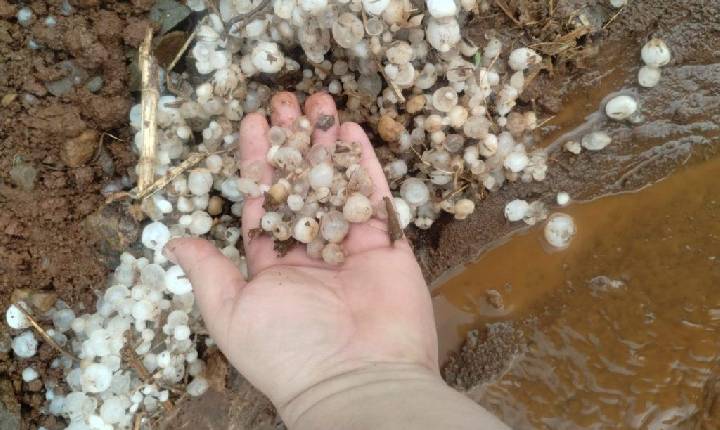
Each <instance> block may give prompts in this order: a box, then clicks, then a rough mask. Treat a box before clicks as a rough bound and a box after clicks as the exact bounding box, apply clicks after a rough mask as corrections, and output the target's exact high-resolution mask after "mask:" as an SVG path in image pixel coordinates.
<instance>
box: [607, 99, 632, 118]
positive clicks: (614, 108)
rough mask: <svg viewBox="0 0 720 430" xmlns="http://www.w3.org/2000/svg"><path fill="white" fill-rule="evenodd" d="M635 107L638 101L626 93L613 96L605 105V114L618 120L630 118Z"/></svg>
mask: <svg viewBox="0 0 720 430" xmlns="http://www.w3.org/2000/svg"><path fill="white" fill-rule="evenodd" d="M637 109H638V103H637V101H636V100H635V98H634V97H631V96H627V95H620V96H617V97H613V98H612V99H611V100H610V101H609V102H607V104H606V105H605V113H606V114H607V116H609V117H610V118H612V119H615V120H618V121H622V120H624V119H628V118H630V117H631V116H632V114H634V113H635V112H636V111H637Z"/></svg>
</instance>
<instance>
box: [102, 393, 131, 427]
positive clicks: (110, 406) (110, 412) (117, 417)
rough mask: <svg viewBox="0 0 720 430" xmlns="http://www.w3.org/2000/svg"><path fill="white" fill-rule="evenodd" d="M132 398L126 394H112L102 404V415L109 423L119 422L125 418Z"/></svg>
mask: <svg viewBox="0 0 720 430" xmlns="http://www.w3.org/2000/svg"><path fill="white" fill-rule="evenodd" d="M129 406H130V400H129V399H128V398H127V397H125V396H112V397H108V398H107V399H105V401H104V402H103V404H102V406H100V417H102V419H103V420H104V421H105V422H106V423H108V424H117V423H119V422H120V421H122V420H123V417H125V415H126V410H127V408H128V407H129Z"/></svg>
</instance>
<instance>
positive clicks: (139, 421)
mask: <svg viewBox="0 0 720 430" xmlns="http://www.w3.org/2000/svg"><path fill="white" fill-rule="evenodd" d="M143 415H145V413H144V412H138V413H137V414H136V415H135V419H134V420H133V430H140V426H141V425H142V419H143Z"/></svg>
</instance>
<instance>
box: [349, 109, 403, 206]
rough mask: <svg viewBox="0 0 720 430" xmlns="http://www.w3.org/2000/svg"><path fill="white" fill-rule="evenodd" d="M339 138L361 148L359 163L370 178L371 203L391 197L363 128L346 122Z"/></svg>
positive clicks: (378, 162)
mask: <svg viewBox="0 0 720 430" xmlns="http://www.w3.org/2000/svg"><path fill="white" fill-rule="evenodd" d="M339 139H340V140H342V141H345V142H357V143H359V144H360V147H361V148H362V158H361V159H360V165H362V166H363V167H364V168H365V171H366V172H367V173H368V175H370V179H372V182H373V188H374V191H373V194H372V196H370V200H371V201H372V203H373V204H377V203H379V202H380V201H382V199H383V197H385V196H388V197H392V194H391V193H390V186H389V185H388V183H387V178H386V177H385V172H383V169H382V166H381V165H380V161H379V160H378V158H377V155H375V148H373V146H372V144H371V143H370V139H368V137H367V134H366V133H365V130H363V128H362V127H361V126H360V125H359V124H358V123H355V122H346V123H344V124H343V125H342V126H341V127H340V132H339Z"/></svg>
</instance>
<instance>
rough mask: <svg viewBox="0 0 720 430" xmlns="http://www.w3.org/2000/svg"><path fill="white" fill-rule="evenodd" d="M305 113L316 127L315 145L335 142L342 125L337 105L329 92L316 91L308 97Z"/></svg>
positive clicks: (314, 133) (314, 134) (327, 144)
mask: <svg viewBox="0 0 720 430" xmlns="http://www.w3.org/2000/svg"><path fill="white" fill-rule="evenodd" d="M305 115H307V117H308V119H309V120H310V124H312V126H313V127H314V131H313V136H312V138H313V145H323V146H330V145H332V144H334V143H335V141H336V140H337V136H338V130H339V129H340V127H339V124H338V113H337V107H336V106H335V102H334V101H333V99H332V97H330V95H329V94H327V93H315V94H313V95H311V96H310V97H308V99H307V100H306V101H305ZM328 117H329V118H328ZM330 118H332V119H330Z"/></svg>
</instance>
